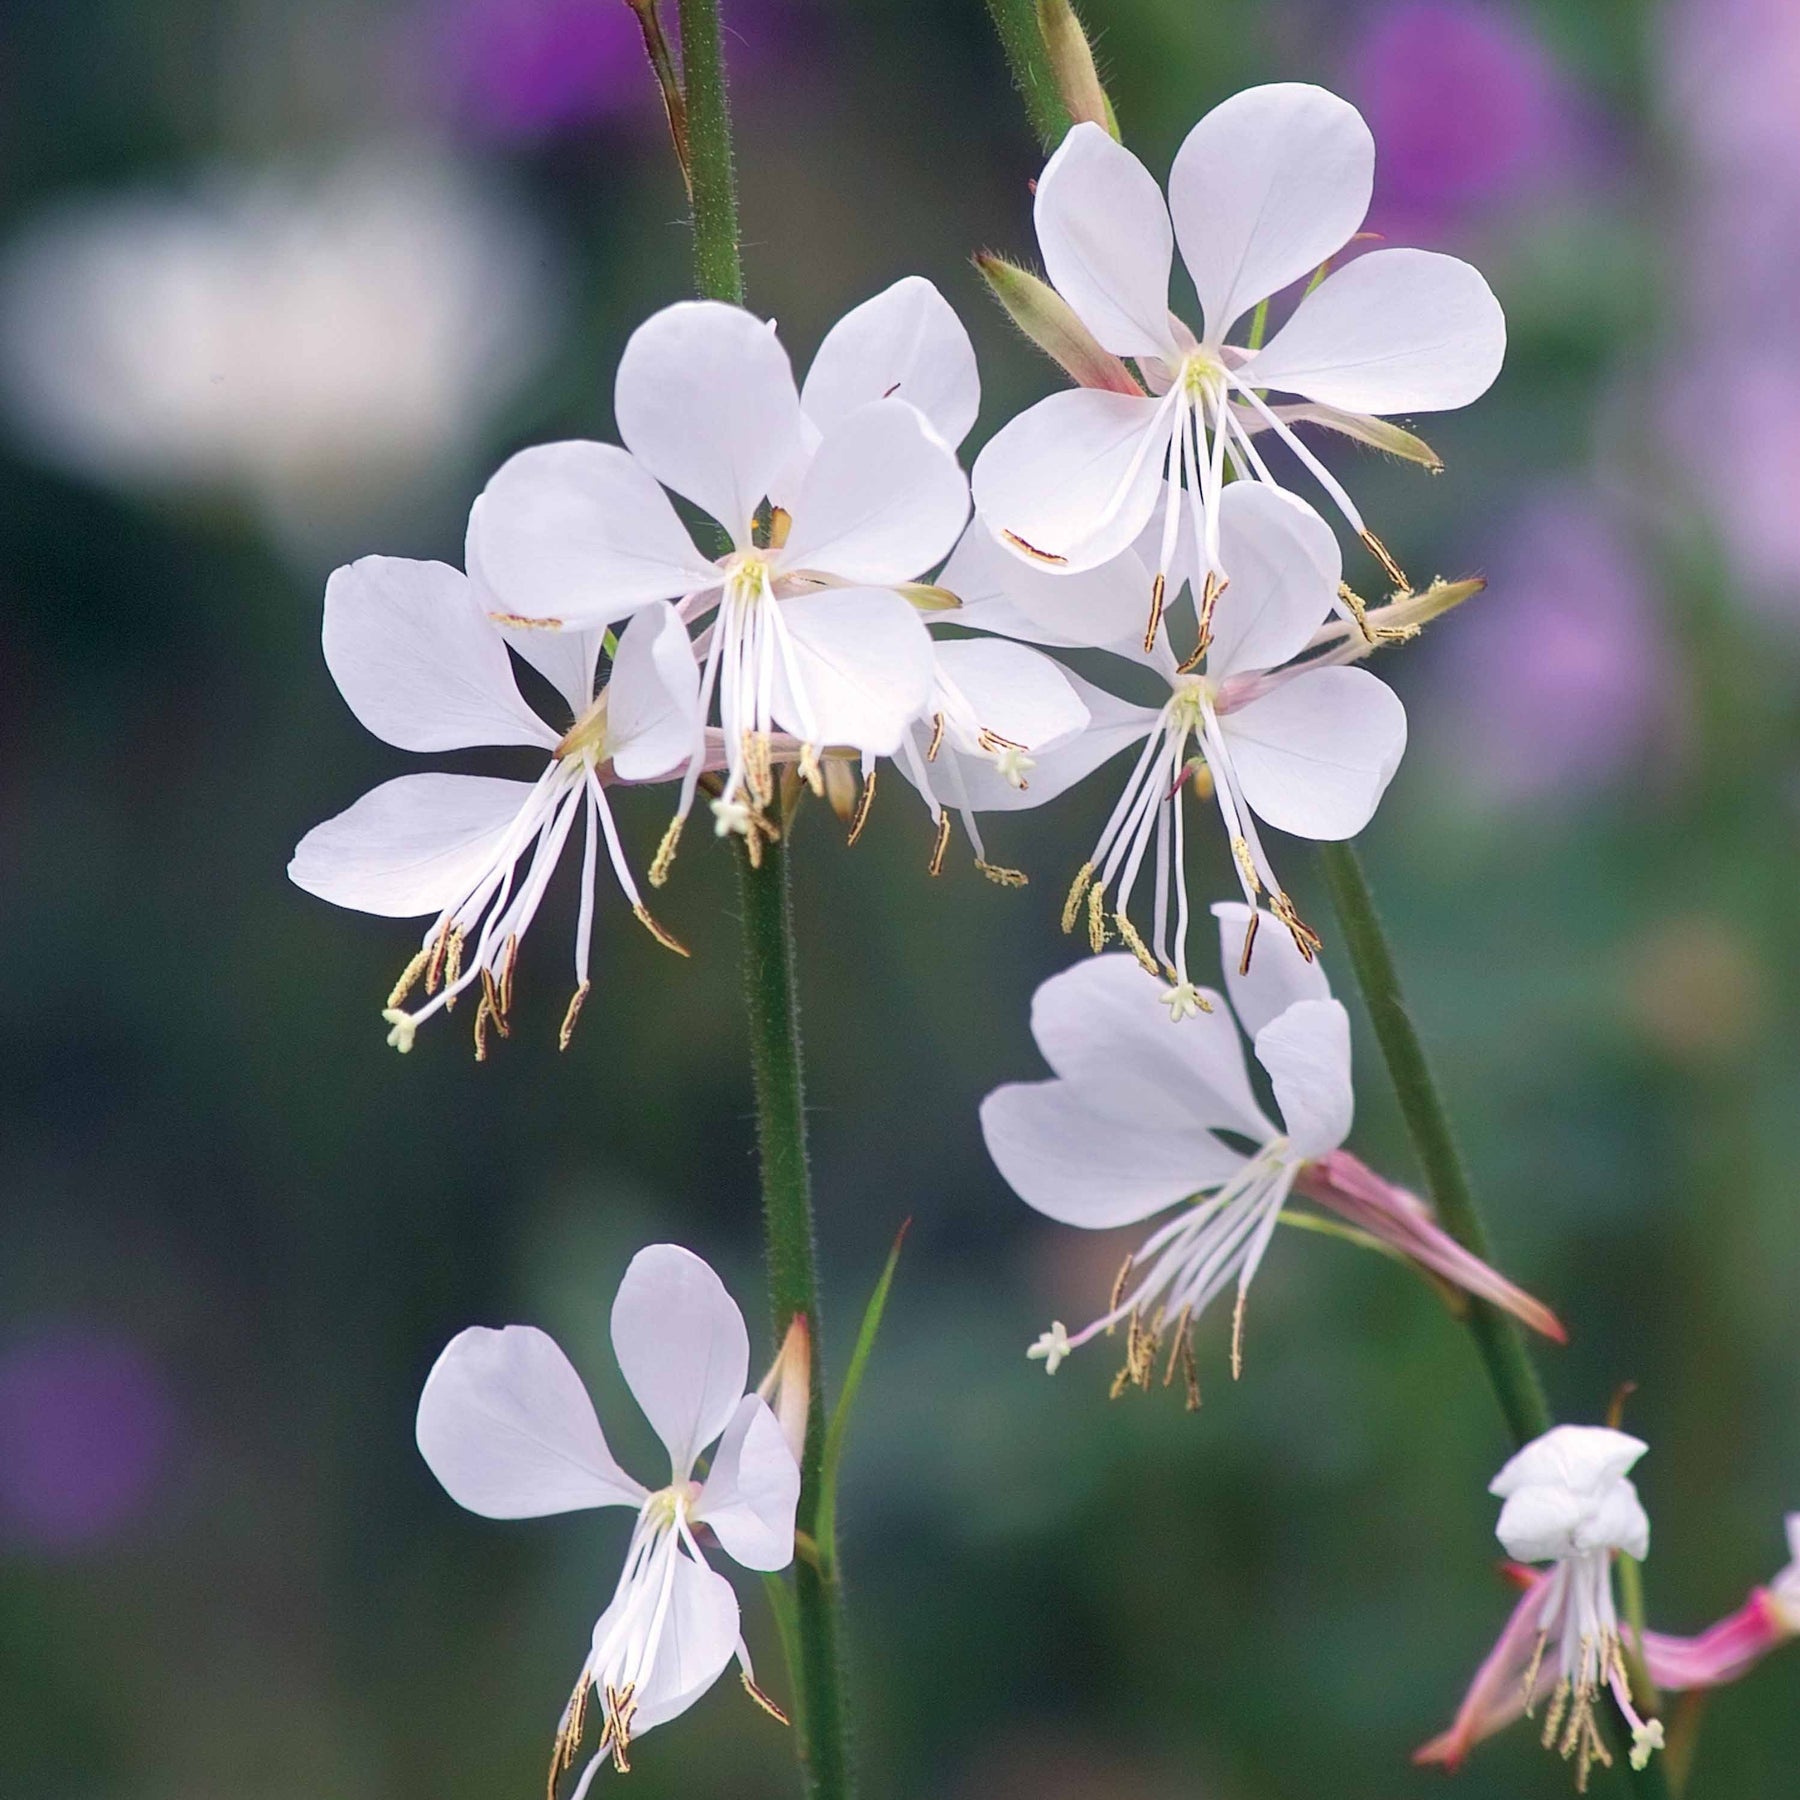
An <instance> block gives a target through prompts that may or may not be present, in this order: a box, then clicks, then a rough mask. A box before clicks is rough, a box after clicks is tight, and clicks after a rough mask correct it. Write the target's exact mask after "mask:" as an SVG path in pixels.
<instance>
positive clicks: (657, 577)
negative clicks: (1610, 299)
mask: <svg viewBox="0 0 1800 1800" xmlns="http://www.w3.org/2000/svg"><path fill="white" fill-rule="evenodd" d="M468 564H469V572H470V573H471V574H472V575H474V576H476V577H477V578H478V579H479V580H480V581H481V583H482V584H483V585H484V586H485V587H486V588H487V589H488V590H489V591H490V592H491V593H492V594H493V596H494V598H495V601H496V602H497V605H498V609H499V610H501V611H503V612H509V613H516V614H518V615H519V617H521V618H526V619H545V620H553V621H560V622H561V623H563V624H565V625H569V626H588V625H604V624H609V623H611V622H612V621H613V620H615V619H623V618H627V617H629V616H630V615H631V614H632V613H634V612H636V611H637V609H638V608H639V607H640V606H644V605H647V604H648V603H649V602H650V601H652V600H673V599H675V598H676V597H677V596H679V595H681V594H685V593H687V592H688V591H689V590H690V589H693V588H697V587H704V586H706V584H707V583H708V582H709V581H716V580H717V579H718V571H717V570H716V569H714V568H713V567H712V565H711V564H709V563H708V562H707V560H706V559H705V557H703V556H702V555H701V554H700V552H699V551H698V550H696V549H695V548H694V543H693V539H692V538H690V537H689V536H688V533H687V527H686V526H684V525H683V524H682V522H681V521H680V519H678V518H677V517H676V516H675V508H674V507H673V506H671V505H670V504H669V497H668V495H667V494H665V493H664V492H663V491H662V489H661V488H660V487H658V486H657V485H656V482H655V481H654V480H653V479H652V477H651V475H650V473H649V471H648V470H647V469H644V468H643V467H641V466H640V465H639V464H638V463H636V462H634V461H633V460H632V459H631V457H630V456H629V455H627V454H626V452H625V451H623V450H621V449H620V448H619V447H618V446H617V445H616V444H590V443H584V442H580V441H574V442H570V443H564V444H538V445H535V446H534V447H533V448H531V449H529V450H521V451H520V452H519V453H518V455H516V456H513V457H509V458H508V459H507V461H505V462H504V463H502V464H501V465H500V469H499V471H498V473H496V474H495V476H494V478H493V479H492V480H491V481H490V482H489V483H488V484H487V486H486V488H484V489H483V490H482V493H481V495H480V497H479V498H478V499H477V500H476V502H475V505H474V507H473V508H472V509H471V510H470V513H469V540H468Z"/></svg>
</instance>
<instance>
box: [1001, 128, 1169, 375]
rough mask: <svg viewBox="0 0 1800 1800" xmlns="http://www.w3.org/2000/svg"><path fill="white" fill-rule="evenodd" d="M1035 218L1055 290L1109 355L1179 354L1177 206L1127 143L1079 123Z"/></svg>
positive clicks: (1043, 185) (1044, 180)
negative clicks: (1175, 322) (1173, 286)
mask: <svg viewBox="0 0 1800 1800" xmlns="http://www.w3.org/2000/svg"><path fill="white" fill-rule="evenodd" d="M1033 216H1034V218H1035V220H1036V223H1037V238H1038V248H1039V249H1040V250H1041V251H1042V252H1043V256H1044V272H1045V273H1046V274H1047V275H1048V276H1049V277H1050V284H1051V286H1052V287H1054V288H1055V289H1056V291H1057V292H1058V293H1059V294H1061V295H1062V297H1063V298H1064V299H1065V300H1066V301H1068V303H1069V304H1070V305H1071V306H1072V307H1074V309H1075V311H1076V313H1077V314H1078V315H1079V316H1080V319H1081V322H1082V324H1084V325H1085V326H1086V327H1087V328H1088V330H1089V331H1091V332H1092V333H1093V334H1094V336H1095V337H1096V338H1098V339H1099V341H1100V344H1101V346H1102V348H1104V349H1107V350H1110V351H1112V353H1113V354H1114V355H1115V356H1157V357H1165V358H1166V357H1178V356H1179V354H1180V353H1179V352H1178V351H1177V350H1176V349H1175V347H1174V339H1173V336H1172V335H1171V333H1170V330H1169V267H1170V264H1171V263H1172V262H1173V261H1174V256H1175V240H1174V234H1173V233H1172V231H1171V230H1170V228H1169V209H1168V207H1166V206H1165V205H1164V204H1163V197H1162V190H1161V189H1160V188H1159V187H1158V186H1157V185H1156V178H1155V177H1154V176H1153V175H1152V174H1151V173H1150V171H1149V170H1148V169H1146V168H1145V167H1144V165H1143V164H1142V163H1141V162H1139V161H1138V159H1137V158H1136V157H1135V156H1133V155H1132V154H1131V152H1130V151H1129V150H1127V149H1126V148H1125V146H1124V145H1123V144H1119V143H1115V142H1114V141H1113V139H1112V138H1111V137H1109V136H1108V135H1107V133H1106V132H1105V131H1103V130H1102V129H1101V128H1100V127H1099V126H1098V125H1095V124H1092V123H1083V124H1080V125H1077V126H1076V127H1075V128H1074V129H1073V130H1072V131H1071V132H1070V133H1069V134H1068V136H1066V137H1065V138H1064V139H1063V141H1062V143H1061V144H1060V145H1058V147H1057V151H1056V154H1055V155H1054V156H1052V157H1051V158H1050V160H1049V162H1048V163H1046V164H1045V165H1044V172H1043V174H1042V175H1041V176H1040V177H1039V178H1038V184H1037V200H1036V204H1035V208H1034V214H1033Z"/></svg>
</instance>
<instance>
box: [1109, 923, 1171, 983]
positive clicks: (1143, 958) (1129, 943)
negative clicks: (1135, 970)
mask: <svg viewBox="0 0 1800 1800" xmlns="http://www.w3.org/2000/svg"><path fill="white" fill-rule="evenodd" d="M1113 923H1114V924H1115V925H1116V926H1117V927H1118V928H1119V936H1120V938H1121V939H1122V940H1123V942H1124V945H1125V948H1126V949H1127V950H1129V951H1130V952H1131V954H1132V955H1133V956H1135V957H1136V958H1137V959H1138V967H1139V968H1140V969H1142V970H1143V971H1144V973H1145V974H1146V975H1160V974H1161V973H1162V970H1161V969H1160V968H1158V967H1157V963H1156V958H1155V957H1154V956H1152V955H1151V954H1150V946H1149V945H1148V944H1146V943H1145V942H1144V940H1143V938H1142V937H1140V936H1139V935H1138V928H1137V927H1136V926H1135V925H1134V924H1132V922H1131V920H1130V918H1129V917H1128V916H1127V915H1126V913H1125V910H1124V909H1123V908H1122V907H1121V908H1120V910H1119V911H1118V912H1116V913H1114V914H1113Z"/></svg>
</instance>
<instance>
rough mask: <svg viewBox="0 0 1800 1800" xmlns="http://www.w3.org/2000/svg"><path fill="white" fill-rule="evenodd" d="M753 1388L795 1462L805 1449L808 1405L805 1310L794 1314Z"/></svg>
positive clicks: (809, 1343)
mask: <svg viewBox="0 0 1800 1800" xmlns="http://www.w3.org/2000/svg"><path fill="white" fill-rule="evenodd" d="M756 1391H757V1393H758V1394H759V1395H760V1396H761V1397H762V1398H763V1399H764V1400H766V1401H767V1402H768V1404H769V1410H770V1411H771V1412H773V1413H774V1415H775V1422H776V1423H777V1424H778V1425H779V1426H780V1427H781V1434H782V1436H783V1437H785V1438H786V1439H787V1443H788V1448H789V1449H790V1450H791V1451H793V1453H794V1461H795V1462H799V1461H800V1459H801V1456H802V1454H803V1452H804V1451H805V1449H806V1415H807V1410H808V1408H809V1407H810V1406H811V1404H812V1333H811V1332H810V1331H809V1330H808V1329H807V1325H806V1315H805V1313H795V1314H794V1318H793V1323H792V1324H790V1325H789V1326H788V1328H787V1336H786V1337H785V1338H783V1339H782V1341H781V1354H780V1355H779V1356H777V1357H776V1358H775V1360H774V1362H773V1363H771V1364H770V1365H769V1372H768V1374H766V1375H765V1376H764V1377H763V1378H762V1380H761V1381H759V1382H758V1383H757V1384H756Z"/></svg>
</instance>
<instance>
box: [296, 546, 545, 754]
mask: <svg viewBox="0 0 1800 1800" xmlns="http://www.w3.org/2000/svg"><path fill="white" fill-rule="evenodd" d="M324 638H325V663H326V667H328V668H329V669H330V670H331V674H332V679H333V680H334V681H336V682H337V684H338V690H339V692H340V693H342V694H343V696H344V698H345V700H346V701H348V702H349V705H350V710H351V711H352V712H353V713H355V714H356V716H357V718H359V719H360V720H361V721H362V722H363V724H364V725H366V726H367V727H368V728H369V730H371V731H372V732H374V733H375V735H376V736H377V737H379V738H384V739H386V741H387V742H388V743H390V744H393V745H396V746H397V747H398V748H399V749H402V750H463V749H466V748H468V747H469V746H470V745H472V744H541V745H552V744H554V743H555V742H556V733H555V732H553V731H552V730H551V729H550V728H549V727H548V726H547V725H546V724H545V723H544V721H543V720H542V719H540V718H539V717H538V716H537V714H536V713H534V712H533V711H532V710H531V708H530V707H529V706H527V705H526V704H525V701H524V698H523V697H522V696H521V695H520V693H519V686H518V683H517V682H516V681H515V680H514V679H513V671H512V661H511V659H510V658H509V657H508V656H507V654H506V644H505V642H504V640H503V639H502V638H501V636H500V634H499V632H498V631H496V630H495V629H494V627H493V624H492V623H491V622H490V620H489V619H488V616H487V614H486V612H485V611H484V610H483V608H482V604H481V601H480V598H479V597H478V595H477V593H476V590H475V588H474V587H473V586H472V585H471V583H470V581H469V579H468V577H467V576H466V575H464V574H463V573H462V572H461V571H460V570H459V569H452V568H451V567H449V565H448V564H445V563H435V562H412V561H409V560H408V559H407V558H405V557H400V556H365V557H363V558H362V559H361V560H360V561H358V562H353V563H351V564H349V565H348V566H347V567H346V568H342V569H338V570H335V571H334V572H333V574H332V576H331V579H330V580H329V581H328V582H326V584H325V631H324Z"/></svg>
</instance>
